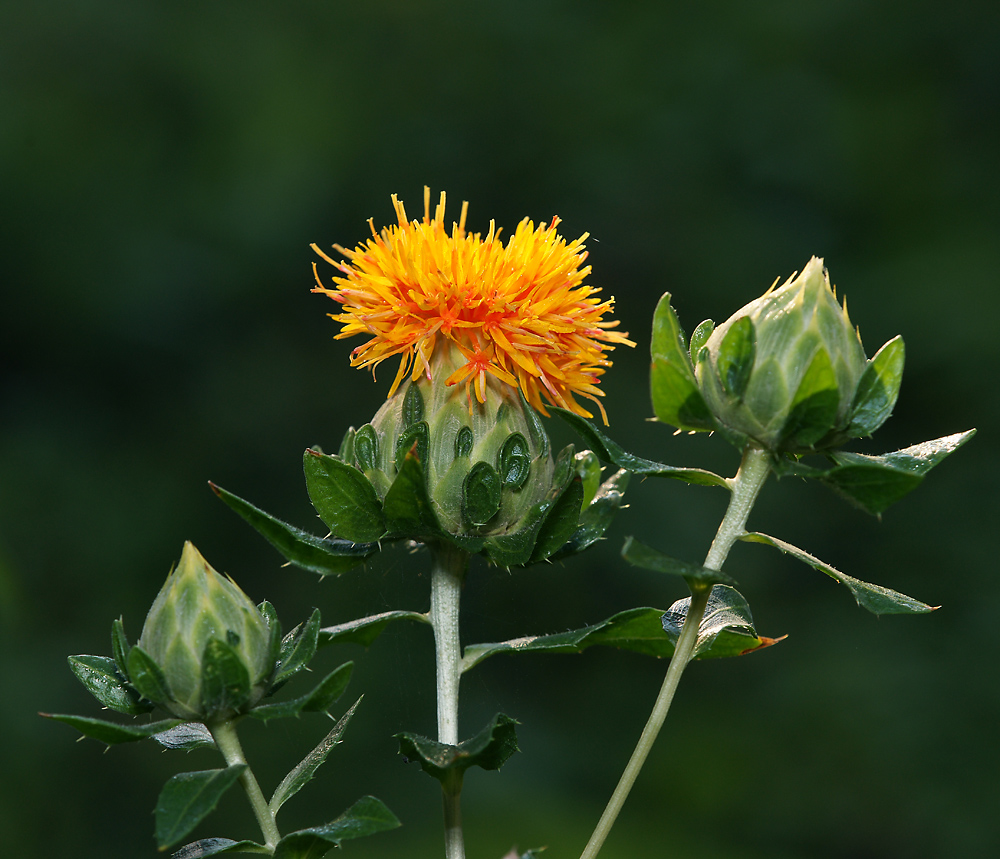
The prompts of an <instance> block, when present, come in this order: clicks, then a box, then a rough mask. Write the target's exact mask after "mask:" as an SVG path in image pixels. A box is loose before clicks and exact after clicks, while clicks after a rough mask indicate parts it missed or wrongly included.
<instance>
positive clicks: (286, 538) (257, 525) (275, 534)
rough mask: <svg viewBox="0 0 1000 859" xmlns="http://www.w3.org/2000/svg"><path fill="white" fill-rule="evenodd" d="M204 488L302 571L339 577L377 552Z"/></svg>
mask: <svg viewBox="0 0 1000 859" xmlns="http://www.w3.org/2000/svg"><path fill="white" fill-rule="evenodd" d="M208 485H209V486H210V487H211V488H212V491H213V492H214V493H215V494H216V495H218V496H219V498H221V499H222V500H223V501H224V502H225V503H226V504H227V505H228V506H229V507H230V508H232V509H233V510H235V511H236V512H237V513H238V514H239V515H240V516H241V517H243V519H244V520H245V521H246V522H248V523H249V524H250V525H251V526H252V527H253V528H254V529H255V530H256V531H257V532H258V533H259V534H260V535H261V536H262V537H263V538H264V539H265V540H267V541H268V542H269V543H270V544H271V545H272V546H274V548H275V549H277V550H278V551H279V552H280V553H281V554H282V555H283V556H284V557H285V559H286V560H287V561H288V562H289V563H292V564H295V566H297V567H301V568H302V569H304V570H309V571H310V572H312V573H318V574H319V575H321V576H329V575H335V576H336V575H340V574H341V573H344V572H346V571H347V570H350V569H353V568H354V567H356V566H358V565H359V564H361V563H363V562H364V559H365V558H367V557H368V556H369V555H371V554H372V553H373V552H375V551H376V550H377V549H378V544H377V543H352V542H351V541H349V540H339V539H335V538H329V537H327V538H323V537H316V536H314V535H313V534H309V533H307V532H306V531H303V530H302V529H301V528H296V527H294V526H292V525H288V524H287V523H285V522H282V521H281V520H279V519H275V518H274V517H273V516H271V515H270V514H269V513H265V512H264V511H263V510H261V509H259V508H257V507H254V506H253V505H252V504H251V503H250V502H249V501H244V500H243V499H242V498H240V497H239V496H237V495H233V494H232V493H231V492H227V491H226V490H225V489H223V488H222V487H221V486H216V485H215V484H214V483H209V484H208Z"/></svg>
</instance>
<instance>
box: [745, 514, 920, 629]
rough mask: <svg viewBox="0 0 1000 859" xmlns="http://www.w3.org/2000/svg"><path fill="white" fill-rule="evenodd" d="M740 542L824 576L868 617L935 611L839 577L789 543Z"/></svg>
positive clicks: (751, 537) (762, 538) (753, 536)
mask: <svg viewBox="0 0 1000 859" xmlns="http://www.w3.org/2000/svg"><path fill="white" fill-rule="evenodd" d="M740 539H741V540H744V541H745V542H748V543H763V544H764V545H766V546H773V547H774V548H775V549H780V550H781V551H782V552H784V553H786V554H789V555H791V556H792V557H793V558H796V559H798V560H800V561H802V562H803V563H805V564H808V565H809V566H810V567H812V568H813V569H815V570H819V571H820V572H821V573H826V575H828V576H829V577H830V578H831V579H834V580H835V581H837V582H840V584H842V585H844V586H845V587H846V588H847V589H848V590H849V591H850V592H851V593H852V594H853V595H854V599H855V600H856V601H857V603H858V605H859V606H861V607H862V608H863V609H867V610H868V611H870V612H871V613H872V614H879V615H881V614H926V613H927V612H930V611H934V609H935V608H936V606H929V605H927V604H926V603H922V602H920V600H915V599H914V598H913V597H908V596H907V595H906V594H901V593H899V592H898V591H894V590H890V589H889V588H884V587H882V586H881V585H873V584H870V583H869V582H863V581H861V580H860V579H856V578H854V577H853V576H849V575H847V574H846V573H842V572H840V570H837V569H834V568H833V567H831V566H830V565H829V564H827V563H824V562H823V561H821V560H819V558H816V557H813V556H812V555H810V554H809V553H808V552H804V551H803V550H802V549H799V548H798V547H796V546H793V545H792V544H791V543H786V542H785V541H784V540H779V539H777V538H776V537H769V536H768V535H767V534H760V533H757V532H750V533H747V534H744V535H743V536H742V537H740Z"/></svg>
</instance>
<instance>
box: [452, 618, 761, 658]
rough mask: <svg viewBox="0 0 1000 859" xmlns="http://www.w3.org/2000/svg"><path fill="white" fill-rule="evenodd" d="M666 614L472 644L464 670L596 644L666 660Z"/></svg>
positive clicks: (752, 644)
mask: <svg viewBox="0 0 1000 859" xmlns="http://www.w3.org/2000/svg"><path fill="white" fill-rule="evenodd" d="M677 605H678V604H677V603H675V606H677ZM664 614H665V612H664V610H663V609H661V608H650V607H648V606H647V607H642V608H632V609H628V610H626V611H621V612H618V613H617V614H615V615H612V616H611V617H609V618H607V619H606V620H602V621H601V622H600V623H595V624H593V625H591V626H585V627H583V628H582V629H575V630H572V631H571V632H558V633H554V634H552V635H532V636H525V637H524V638H514V639H511V640H509V641H500V642H494V643H490V644H470V645H469V646H468V647H466V648H465V652H464V654H463V656H462V671H463V672H465V671H468V670H469V669H471V668H474V667H475V666H476V665H478V664H479V663H480V662H482V661H483V660H484V659H489V658H490V657H491V656H496V655H497V654H499V653H511V654H519V653H580V652H582V651H584V650H586V649H587V648H588V647H593V646H595V645H604V646H606V647H617V648H619V649H620V650H629V651H632V652H633V653H642V654H644V655H646V656H655V657H657V658H659V659H667V658H669V657H671V656H673V653H674V641H673V640H672V639H671V638H670V637H669V636H668V635H667V634H666V633H665V632H664V629H663V623H662V619H663V617H664ZM775 640H776V639H773V638H764V637H758V638H755V639H753V640H752V641H749V642H748V641H747V639H746V637H745V636H742V637H740V638H739V640H738V641H737V640H736V639H732V640H728V639H727V640H726V641H720V643H719V646H718V647H717V648H715V647H713V648H711V649H710V651H709V652H705V653H702V654H699V655H697V656H696V657H695V658H706V659H707V658H711V657H715V656H735V655H738V654H741V653H748V652H750V651H752V650H756V649H758V648H761V647H766V646H768V645H770V644H773V643H774V642H775ZM737 645H738V646H737Z"/></svg>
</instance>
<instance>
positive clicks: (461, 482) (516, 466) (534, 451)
mask: <svg viewBox="0 0 1000 859" xmlns="http://www.w3.org/2000/svg"><path fill="white" fill-rule="evenodd" d="M465 361H466V359H465V358H464V357H463V354H462V352H461V351H460V350H459V348H458V347H457V346H456V345H454V344H453V343H447V344H442V345H441V346H440V347H439V348H438V349H436V350H435V352H434V356H433V357H432V359H431V362H430V371H429V373H427V374H425V375H423V376H420V377H419V378H418V379H417V380H416V381H409V380H408V381H406V382H404V383H403V384H402V385H401V386H400V388H399V390H397V391H396V393H395V394H393V396H392V397H391V398H390V399H388V400H387V401H386V402H385V403H384V404H383V405H382V407H381V408H380V409H379V410H378V412H377V413H376V414H375V417H374V418H372V422H371V423H370V424H367V425H366V426H363V427H361V429H359V430H358V431H357V433H356V434H355V436H354V443H353V464H354V465H356V466H357V467H358V468H359V469H361V470H362V471H363V472H364V473H365V475H366V476H367V477H368V479H369V480H370V481H371V483H372V485H373V486H374V487H375V490H376V492H377V494H378V496H379V498H380V499H384V498H385V494H386V492H387V491H388V489H389V486H390V485H391V484H392V481H393V479H394V478H395V476H396V473H397V469H398V467H399V466H400V465H401V464H402V462H403V458H404V457H405V456H406V454H407V453H409V451H410V450H411V449H413V447H414V445H416V452H417V456H418V458H419V460H420V463H421V466H422V467H423V471H424V475H425V479H426V482H427V491H428V496H429V497H430V500H431V504H432V505H433V508H434V513H435V515H436V516H437V518H438V522H439V523H440V525H441V527H442V528H443V529H444V530H445V531H448V532H449V533H451V534H455V535H474V536H490V535H496V534H505V533H509V532H510V531H511V529H512V528H514V526H515V523H517V522H518V521H520V520H521V519H522V518H523V517H524V515H525V514H526V513H527V512H528V511H529V510H530V509H531V507H532V506H533V505H534V504H536V503H537V502H539V501H541V500H542V499H543V498H544V497H545V495H546V493H547V492H548V491H549V488H550V486H551V482H552V476H553V461H552V456H551V454H550V452H549V439H548V436H547V435H546V433H545V430H544V429H543V427H542V425H541V422H540V421H539V419H538V416H537V415H536V414H535V412H534V410H533V409H532V408H531V407H530V406H529V405H528V404H527V403H526V402H525V400H524V398H523V396H522V395H521V393H520V391H519V389H518V388H516V387H514V386H511V385H507V384H505V383H504V382H502V381H500V380H498V379H497V378H495V377H494V376H492V375H488V374H484V380H483V383H484V390H485V397H484V402H479V400H478V398H477V397H476V396H473V395H472V394H471V393H470V391H469V390H468V389H467V387H466V386H464V385H461V384H453V385H446V384H445V380H446V379H448V377H449V376H450V375H451V374H452V373H454V372H455V371H456V369H457V368H459V367H461V366H462V365H463V364H464V363H465Z"/></svg>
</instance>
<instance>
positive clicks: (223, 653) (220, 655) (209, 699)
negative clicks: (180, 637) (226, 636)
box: [201, 638, 251, 716]
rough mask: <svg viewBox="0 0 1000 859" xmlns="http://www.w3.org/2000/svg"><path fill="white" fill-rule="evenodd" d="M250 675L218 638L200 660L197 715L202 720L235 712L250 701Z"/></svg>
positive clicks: (241, 661)
mask: <svg viewBox="0 0 1000 859" xmlns="http://www.w3.org/2000/svg"><path fill="white" fill-rule="evenodd" d="M250 689H251V687H250V672H249V671H248V670H247V667H246V665H244V664H243V660H242V659H241V658H240V655H239V653H237V652H236V650H235V649H234V648H233V647H231V646H230V645H229V644H227V643H226V642H225V641H222V640H221V639H218V638H210V639H209V640H208V641H207V642H206V643H205V649H204V651H203V652H202V656H201V712H202V713H203V714H204V715H205V716H214V715H215V714H217V713H229V712H234V711H236V710H239V709H240V707H242V706H243V705H244V704H246V702H247V701H248V700H249V699H250Z"/></svg>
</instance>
